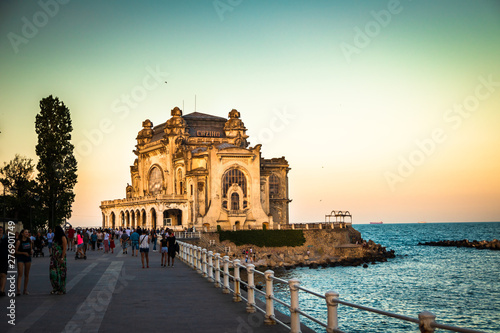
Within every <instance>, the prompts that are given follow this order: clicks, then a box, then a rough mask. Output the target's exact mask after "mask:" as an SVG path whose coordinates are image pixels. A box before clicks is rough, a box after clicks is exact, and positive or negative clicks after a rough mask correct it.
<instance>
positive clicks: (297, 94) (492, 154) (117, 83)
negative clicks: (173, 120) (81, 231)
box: [0, 0, 500, 226]
mask: <svg viewBox="0 0 500 333" xmlns="http://www.w3.org/2000/svg"><path fill="white" fill-rule="evenodd" d="M0 60H1V61H0V131H1V133H0V164H1V165H3V163H4V162H9V161H10V160H12V159H13V158H14V156H15V154H21V155H23V156H27V157H29V158H32V159H33V160H34V161H35V162H36V161H37V156H36V154H35V145H36V143H37V136H36V134H35V128H34V121H35V116H36V114H37V113H38V112H39V111H40V110H39V101H40V100H41V99H42V98H45V97H47V96H49V95H53V96H57V97H59V99H60V100H62V101H63V102H64V103H65V104H66V106H68V108H69V109H70V112H71V117H72V121H73V137H72V143H73V144H74V145H75V155H76V158H77V161H78V184H77V185H76V187H75V192H76V199H75V202H74V204H73V215H72V217H71V219H70V220H69V222H70V223H72V224H73V225H79V226H99V225H101V214H100V209H99V205H100V202H101V201H103V200H111V199H119V198H124V197H125V186H126V185H127V183H130V182H131V180H130V168H129V166H130V165H132V164H133V161H134V159H135V155H134V154H133V152H132V151H133V150H134V149H135V144H136V140H135V137H136V136H137V133H138V131H140V130H141V129H142V126H141V124H142V121H144V120H145V119H150V120H151V121H152V122H153V124H154V125H157V124H160V123H163V122H165V121H166V120H168V119H169V118H170V110H171V109H173V108H174V107H175V106H178V107H180V108H181V109H183V112H184V114H188V113H191V112H194V111H195V110H196V111H198V112H202V113H207V114H212V115H216V116H221V117H227V116H228V113H229V111H230V110H231V109H233V108H234V109H237V110H238V111H240V112H241V119H242V120H243V122H244V123H245V126H246V127H247V129H248V131H247V134H248V135H249V136H250V137H249V141H250V145H251V146H254V145H256V144H262V145H263V146H262V155H263V157H265V158H272V157H281V156H285V158H286V159H287V160H288V162H289V164H290V167H291V170H290V172H289V187H290V191H289V195H290V198H291V199H292V200H293V201H292V202H291V203H290V221H291V222H318V221H324V219H325V215H326V214H329V213H330V212H331V211H332V210H342V211H344V210H348V211H350V212H351V214H352V216H353V223H368V222H370V221H384V223H406V222H419V221H427V222H467V221H471V222H474V221H499V220H500V110H499V109H500V108H499V107H500V2H498V1H496V0H492V1H460V0H458V1H457V0H453V1H451V0H443V1H439V2H437V1H425V0H424V1H410V0H406V1H395V0H391V1H368V0H366V1H321V0H317V1H293V0H291V1H247V0H215V1H213V0H211V1H201V0H198V1H194V0H192V1H190V0H185V1H166V0H162V1H130V0H120V1H117V0H116V1H113V0H111V1H97V0H88V1H68V0H40V1H18V0H3V1H2V2H1V3H0ZM165 81H167V83H165ZM195 96H196V99H195ZM195 100H196V102H195Z"/></svg>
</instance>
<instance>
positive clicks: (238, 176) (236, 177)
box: [222, 169, 247, 198]
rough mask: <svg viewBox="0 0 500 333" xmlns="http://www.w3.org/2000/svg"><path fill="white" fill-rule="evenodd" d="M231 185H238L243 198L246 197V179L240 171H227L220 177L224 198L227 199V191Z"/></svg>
mask: <svg viewBox="0 0 500 333" xmlns="http://www.w3.org/2000/svg"><path fill="white" fill-rule="evenodd" d="M233 184H237V185H239V186H240V187H241V190H242V191H243V196H244V197H246V196H247V178H246V177H245V175H244V174H243V172H241V171H240V170H238V169H229V170H227V171H226V173H225V174H224V176H223V177H222V196H223V197H224V198H227V190H229V187H231V186H232V185H233Z"/></svg>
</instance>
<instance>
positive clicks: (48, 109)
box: [35, 95, 77, 228]
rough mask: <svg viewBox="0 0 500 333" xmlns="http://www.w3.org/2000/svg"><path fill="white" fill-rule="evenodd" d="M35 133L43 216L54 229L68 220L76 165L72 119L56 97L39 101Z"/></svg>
mask: <svg viewBox="0 0 500 333" xmlns="http://www.w3.org/2000/svg"><path fill="white" fill-rule="evenodd" d="M35 130H36V134H37V135H38V143H37V145H36V148H35V149H36V154H37V155H38V157H39V160H38V164H37V166H36V168H37V170H38V177H37V180H38V186H39V189H38V192H39V195H40V203H41V205H42V207H43V211H42V214H43V216H45V218H46V220H47V222H48V223H49V226H50V227H52V228H54V227H55V226H56V225H61V224H63V222H64V219H67V218H70V217H71V211H72V204H73V202H74V200H75V193H74V192H73V188H74V187H75V185H76V182H77V175H76V171H77V163H76V159H75V156H74V155H73V150H74V146H73V144H72V143H71V142H70V140H71V132H72V131H73V127H72V126H71V116H70V112H69V109H68V108H67V107H66V105H64V103H63V102H61V101H59V98H57V97H55V98H54V97H52V95H50V96H49V97H46V98H43V99H42V100H41V101H40V113H39V114H37V116H36V120H35Z"/></svg>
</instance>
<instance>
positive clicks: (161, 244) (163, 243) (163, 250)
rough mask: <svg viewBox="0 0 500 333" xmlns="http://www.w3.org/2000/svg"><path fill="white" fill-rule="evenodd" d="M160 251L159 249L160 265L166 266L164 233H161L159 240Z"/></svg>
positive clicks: (166, 251)
mask: <svg viewBox="0 0 500 333" xmlns="http://www.w3.org/2000/svg"><path fill="white" fill-rule="evenodd" d="M160 251H161V267H167V257H168V246H167V236H166V235H165V234H163V236H162V238H161V241H160Z"/></svg>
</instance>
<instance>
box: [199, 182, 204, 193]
mask: <svg viewBox="0 0 500 333" xmlns="http://www.w3.org/2000/svg"><path fill="white" fill-rule="evenodd" d="M204 187H205V183H203V182H198V191H199V192H203V188H204Z"/></svg>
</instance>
